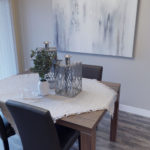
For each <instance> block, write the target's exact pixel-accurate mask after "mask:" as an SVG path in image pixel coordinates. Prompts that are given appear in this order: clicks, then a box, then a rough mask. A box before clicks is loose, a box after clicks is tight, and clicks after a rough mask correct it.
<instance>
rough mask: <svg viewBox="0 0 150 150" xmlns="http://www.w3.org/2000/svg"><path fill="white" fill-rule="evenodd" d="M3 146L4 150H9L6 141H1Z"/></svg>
mask: <svg viewBox="0 0 150 150" xmlns="http://www.w3.org/2000/svg"><path fill="white" fill-rule="evenodd" d="M3 145H4V150H9V144H8V140H7V139H5V140H3Z"/></svg>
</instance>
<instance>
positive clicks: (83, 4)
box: [52, 0, 138, 57]
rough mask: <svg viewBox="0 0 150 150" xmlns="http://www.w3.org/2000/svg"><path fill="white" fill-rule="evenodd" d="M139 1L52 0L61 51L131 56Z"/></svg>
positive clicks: (56, 34)
mask: <svg viewBox="0 0 150 150" xmlns="http://www.w3.org/2000/svg"><path fill="white" fill-rule="evenodd" d="M137 5H138V0H52V10H53V17H54V18H53V20H54V22H55V23H54V31H55V32H54V33H55V35H54V37H55V38H54V39H55V41H54V43H55V44H56V46H57V49H58V50H59V51H68V52H80V53H90V54H101V55H111V56H121V57H132V56H133V47H134V34H135V24H136V13H137Z"/></svg>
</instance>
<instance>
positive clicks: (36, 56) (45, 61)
mask: <svg viewBox="0 0 150 150" xmlns="http://www.w3.org/2000/svg"><path fill="white" fill-rule="evenodd" d="M31 59H32V60H33V63H34V67H33V68H31V71H33V72H36V73H38V74H39V76H40V79H41V81H45V74H47V73H49V71H50V68H51V65H52V58H51V57H50V54H49V52H48V51H46V50H45V49H44V48H43V49H40V50H39V49H36V50H32V51H31Z"/></svg>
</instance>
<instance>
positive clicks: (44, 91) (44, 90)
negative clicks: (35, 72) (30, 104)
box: [38, 81, 49, 96]
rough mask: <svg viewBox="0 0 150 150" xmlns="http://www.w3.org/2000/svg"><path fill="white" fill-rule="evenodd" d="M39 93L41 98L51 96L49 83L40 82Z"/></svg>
mask: <svg viewBox="0 0 150 150" xmlns="http://www.w3.org/2000/svg"><path fill="white" fill-rule="evenodd" d="M38 93H39V95H40V96H47V95H48V94H49V84H48V82H47V81H43V82H42V81H39V82H38Z"/></svg>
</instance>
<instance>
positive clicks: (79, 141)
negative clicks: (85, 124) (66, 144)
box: [78, 136, 81, 150]
mask: <svg viewBox="0 0 150 150" xmlns="http://www.w3.org/2000/svg"><path fill="white" fill-rule="evenodd" d="M78 143H79V150H81V140H80V136H79V137H78Z"/></svg>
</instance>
